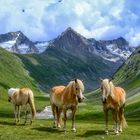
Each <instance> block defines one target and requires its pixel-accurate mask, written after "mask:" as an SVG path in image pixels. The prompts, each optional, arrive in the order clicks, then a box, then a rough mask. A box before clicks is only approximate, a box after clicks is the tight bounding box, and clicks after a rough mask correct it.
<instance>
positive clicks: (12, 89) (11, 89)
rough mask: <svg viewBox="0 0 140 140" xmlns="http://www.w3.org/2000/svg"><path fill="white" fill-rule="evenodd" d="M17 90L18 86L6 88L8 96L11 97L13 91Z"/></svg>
mask: <svg viewBox="0 0 140 140" xmlns="http://www.w3.org/2000/svg"><path fill="white" fill-rule="evenodd" d="M17 91H19V88H10V89H8V96H9V97H12V95H13V94H14V93H15V92H17Z"/></svg>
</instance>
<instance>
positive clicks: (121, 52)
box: [106, 44, 132, 60]
mask: <svg viewBox="0 0 140 140" xmlns="http://www.w3.org/2000/svg"><path fill="white" fill-rule="evenodd" d="M106 48H107V50H109V51H110V53H112V54H114V55H116V56H119V57H121V58H123V59H124V60H126V59H127V58H128V57H129V56H130V55H131V53H132V52H130V50H129V49H127V48H129V46H126V47H125V48H126V49H123V50H122V49H119V48H118V47H116V46H115V45H114V44H111V45H108V46H106Z"/></svg>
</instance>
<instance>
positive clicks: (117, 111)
mask: <svg viewBox="0 0 140 140" xmlns="http://www.w3.org/2000/svg"><path fill="white" fill-rule="evenodd" d="M118 123H119V109H118V108H117V109H116V110H115V134H118V133H119V131H118Z"/></svg>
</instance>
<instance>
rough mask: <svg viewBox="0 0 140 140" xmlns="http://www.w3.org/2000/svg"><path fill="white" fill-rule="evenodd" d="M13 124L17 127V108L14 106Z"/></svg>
mask: <svg viewBox="0 0 140 140" xmlns="http://www.w3.org/2000/svg"><path fill="white" fill-rule="evenodd" d="M14 114H15V124H16V125H17V106H16V105H15V106H14Z"/></svg>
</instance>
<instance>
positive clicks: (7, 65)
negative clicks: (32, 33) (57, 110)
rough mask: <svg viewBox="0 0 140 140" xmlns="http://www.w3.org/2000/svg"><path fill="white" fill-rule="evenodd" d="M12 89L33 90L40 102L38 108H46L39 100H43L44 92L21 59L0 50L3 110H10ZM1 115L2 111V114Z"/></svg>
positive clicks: (0, 85)
mask: <svg viewBox="0 0 140 140" xmlns="http://www.w3.org/2000/svg"><path fill="white" fill-rule="evenodd" d="M11 87H14V88H22V87H29V88H31V89H32V90H33V92H34V94H35V98H36V99H37V102H38V104H37V108H38V106H40V107H43V106H45V104H44V103H43V102H42V101H41V100H38V99H39V98H43V96H44V95H43V94H42V93H43V92H42V91H41V90H40V89H39V88H38V86H37V83H36V82H35V80H34V79H33V78H32V77H31V76H30V73H29V71H27V70H26V69H25V66H24V64H23V63H22V61H21V60H20V58H18V57H17V56H16V55H14V54H12V53H10V52H8V51H5V50H4V49H2V48H0V100H1V101H0V106H3V105H4V106H3V109H6V110H7V109H8V110H9V109H10V108H9V103H8V100H7V90H8V89H9V88H11ZM38 109H39V108H38ZM1 113H2V110H1V109H0V114H1ZM7 113H8V112H7Z"/></svg>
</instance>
